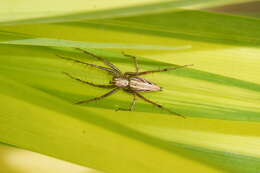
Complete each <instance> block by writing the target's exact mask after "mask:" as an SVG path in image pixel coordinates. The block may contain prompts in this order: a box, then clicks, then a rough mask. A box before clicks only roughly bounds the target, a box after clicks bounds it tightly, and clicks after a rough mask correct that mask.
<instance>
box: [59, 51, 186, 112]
mask: <svg viewBox="0 0 260 173" xmlns="http://www.w3.org/2000/svg"><path fill="white" fill-rule="evenodd" d="M78 50H81V51H83V52H84V53H86V54H88V55H91V56H93V57H95V58H97V59H98V60H101V61H103V63H104V64H105V65H107V66H109V68H108V67H103V66H99V65H96V64H89V63H86V62H82V61H79V60H75V59H72V58H68V57H63V56H59V55H58V56H59V57H60V58H63V59H66V60H70V61H74V62H77V63H80V64H84V65H88V66H92V67H96V68H98V69H101V70H104V71H107V72H109V73H110V74H111V75H112V76H113V78H112V81H110V84H109V85H99V84H94V83H91V82H87V81H83V80H81V79H79V78H76V77H73V76H71V75H70V74H69V73H66V72H64V74H66V75H67V76H69V77H70V78H72V79H74V80H77V81H79V82H82V83H85V84H88V85H91V86H94V87H99V88H111V89H112V90H111V91H109V92H108V93H106V94H104V95H102V96H100V97H95V98H92V99H89V100H83V101H80V102H77V104H82V103H88V102H91V101H96V100H100V99H103V98H105V97H108V96H110V95H112V94H113V93H115V92H117V91H118V90H119V89H122V90H124V91H126V92H128V93H131V94H132V95H133V101H132V104H131V105H130V107H129V108H128V109H123V108H119V109H117V110H125V111H132V110H133V109H134V106H135V101H136V97H139V98H141V99H142V100H144V101H146V102H148V103H151V104H153V105H155V106H157V107H159V108H161V109H164V110H167V111H168V112H171V113H174V114H176V115H178V116H182V117H183V115H181V114H178V113H176V112H173V111H171V110H169V109H166V108H164V107H163V106H162V105H160V104H157V103H155V102H153V101H151V100H149V99H147V98H146V97H144V96H143V95H141V94H140V92H154V91H161V90H162V88H161V87H160V86H158V85H156V84H155V83H153V82H150V81H148V80H146V79H144V78H142V77H139V76H141V75H145V74H150V73H156V72H164V71H170V70H176V69H178V68H183V67H187V66H190V65H184V66H179V67H172V68H164V69H160V70H150V71H143V72H139V68H138V64H137V61H136V57H135V56H132V55H127V54H123V55H124V56H127V57H131V58H133V60H134V64H135V69H136V70H135V72H125V73H122V72H121V71H120V70H119V69H118V68H117V67H116V66H115V65H114V64H112V63H111V62H109V61H108V60H107V59H105V58H102V57H100V56H97V55H95V54H92V53H90V52H88V51H86V50H82V49H78Z"/></svg>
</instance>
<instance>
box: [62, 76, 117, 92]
mask: <svg viewBox="0 0 260 173" xmlns="http://www.w3.org/2000/svg"><path fill="white" fill-rule="evenodd" d="M63 73H64V74H65V75H67V76H68V77H70V78H71V79H74V80H76V81H79V82H81V83H84V84H88V85H91V86H94V87H99V88H115V86H114V85H98V84H94V83H91V82H87V81H84V80H81V79H79V78H76V77H73V76H71V75H70V74H69V73H66V72H63Z"/></svg>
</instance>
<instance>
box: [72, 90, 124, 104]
mask: <svg viewBox="0 0 260 173" xmlns="http://www.w3.org/2000/svg"><path fill="white" fill-rule="evenodd" d="M118 90H119V88H115V89H113V90H111V91H109V92H108V93H106V94H104V95H102V96H100V97H95V98H92V99H88V100H82V101H79V102H77V103H76V104H83V103H88V102H92V101H97V100H101V99H103V98H105V97H108V96H110V95H112V94H114V93H115V92H117V91H118Z"/></svg>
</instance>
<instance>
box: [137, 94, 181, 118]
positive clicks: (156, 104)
mask: <svg viewBox="0 0 260 173" xmlns="http://www.w3.org/2000/svg"><path fill="white" fill-rule="evenodd" d="M135 94H136V95H137V96H138V97H139V98H141V99H143V100H144V101H146V102H148V103H151V104H153V105H155V106H157V107H158V108H161V109H164V110H166V111H168V112H170V113H172V114H176V115H177V116H180V117H182V118H185V116H183V115H181V114H179V113H177V112H173V111H171V110H169V109H167V108H165V107H163V106H162V105H160V104H158V103H155V102H153V101H151V100H149V99H147V98H146V97H144V96H143V95H141V94H139V93H137V92H136V93H135Z"/></svg>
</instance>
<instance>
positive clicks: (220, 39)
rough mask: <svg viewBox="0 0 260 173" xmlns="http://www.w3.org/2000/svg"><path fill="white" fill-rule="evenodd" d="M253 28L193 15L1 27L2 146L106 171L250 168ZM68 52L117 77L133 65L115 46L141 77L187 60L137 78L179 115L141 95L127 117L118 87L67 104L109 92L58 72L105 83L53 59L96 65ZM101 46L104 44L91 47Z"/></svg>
mask: <svg viewBox="0 0 260 173" xmlns="http://www.w3.org/2000/svg"><path fill="white" fill-rule="evenodd" d="M238 28H239V29H238ZM259 28H260V22H259V20H256V19H250V18H243V17H234V16H226V15H219V14H212V13H207V12H201V11H194V10H179V11H171V12H169V11H166V12H160V13H156V14H142V15H139V16H135V17H118V18H114V19H103V20H92V21H88V20H86V21H77V22H64V23H59V24H54V23H53V24H28V25H17V26H2V27H0V30H1V32H0V34H1V36H0V39H1V45H0V83H1V85H0V91H1V94H0V96H1V99H0V104H1V105H3V106H2V107H1V111H0V114H1V116H0V123H1V126H0V134H1V135H0V141H2V142H5V143H8V144H12V145H15V146H18V147H22V148H26V149H28V150H31V151H36V152H40V153H43V154H46V155H50V156H54V157H57V158H60V159H64V160H67V161H70V162H73V163H78V164H81V165H84V166H88V167H91V168H95V169H98V170H101V171H104V172H111V173H117V172H118V173H119V172H120V173H121V172H126V173H127V172H129V173H130V172H131V173H132V172H140V173H143V172H149V173H157V172H160V173H162V172H163V173H164V172H165V173H166V172H167V173H168V172H172V171H175V172H191V171H193V172H194V171H196V172H206V173H211V172H212V173H217V172H236V173H252V172H257V170H258V169H259V166H260V165H259V160H260V159H259V155H260V153H259V151H260V150H259V146H258V143H259V139H258V136H259V130H260V128H259V123H258V121H259V115H260V111H259V110H260V109H259V108H260V106H259V103H260V101H259V98H260V94H259V93H260V92H259V91H260V79H259V75H260V68H259V67H260V64H259V62H260V61H259V58H258V57H259V53H260V51H259V46H258V45H259V37H258V36H259V35H260V30H259ZM54 31H56V32H54ZM111 43H112V44H111ZM147 45H148V47H149V48H154V49H153V50H151V49H145V48H147ZM187 45H188V46H189V45H190V46H191V47H190V48H189V49H178V50H175V48H176V47H177V48H178V47H183V46H187ZM68 46H72V47H75V46H80V47H86V48H88V49H86V50H88V51H91V52H92V53H94V54H96V55H99V56H102V57H105V58H107V59H108V60H110V61H111V62H112V63H114V64H115V65H116V66H118V67H119V68H120V69H122V70H123V71H133V69H134V67H133V63H132V61H131V59H129V58H128V57H124V56H123V55H122V54H121V53H120V52H121V51H124V52H127V53H129V54H133V55H136V56H137V59H138V62H139V64H140V67H141V69H142V70H151V69H158V68H164V67H176V66H179V65H184V64H194V66H193V67H189V68H186V69H179V70H176V71H171V72H165V73H157V74H153V75H150V76H149V75H147V76H144V77H146V78H147V79H149V80H151V81H153V82H155V83H157V84H158V85H160V86H162V87H163V88H164V91H163V92H156V93H146V94H144V95H145V96H146V97H147V98H149V99H151V100H153V101H155V102H158V103H160V104H162V105H164V106H165V107H166V108H169V109H171V110H172V111H175V112H178V113H180V114H183V115H185V116H186V119H182V118H179V117H177V116H174V115H172V114H169V113H168V112H165V111H163V110H160V109H158V108H156V107H153V106H152V105H150V104H148V103H146V102H143V101H141V100H138V103H137V106H136V110H135V111H134V112H115V111H114V110H115V109H116V108H118V107H127V106H128V105H129V104H130V102H131V99H132V98H131V95H128V94H126V93H124V92H119V93H117V94H115V95H113V96H111V97H108V98H106V99H104V100H102V101H99V102H97V103H90V104H86V105H82V106H79V105H75V104H73V103H74V102H76V101H78V100H82V99H88V98H93V97H95V96H98V95H101V94H104V93H105V92H107V90H105V89H99V88H94V87H91V86H87V85H82V84H81V83H79V82H77V81H73V80H72V79H70V78H68V77H67V76H65V75H63V74H62V72H67V73H70V74H71V75H73V76H76V77H79V78H81V79H84V80H88V81H92V82H95V83H101V84H105V83H108V82H109V80H111V76H110V75H108V74H107V73H105V72H103V71H100V70H97V69H93V68H90V67H85V66H83V65H80V64H77V63H73V62H70V61H66V60H63V59H60V58H58V57H57V56H55V55H56V54H58V55H62V56H67V57H71V58H74V59H77V60H81V61H85V62H89V63H94V64H99V65H101V64H102V63H101V62H98V61H96V60H95V59H94V58H93V57H90V56H87V55H84V54H83V53H81V52H79V51H77V50H75V49H74V48H69V47H68ZM89 46H90V47H89ZM102 46H104V47H102ZM101 47H102V48H109V49H108V50H104V49H102V50H101V49H94V48H101ZM156 48H158V49H156ZM165 48H174V49H173V50H171V49H167V50H166V49H165ZM111 49H113V50H111ZM231 120H240V121H231ZM249 121H250V122H249Z"/></svg>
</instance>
